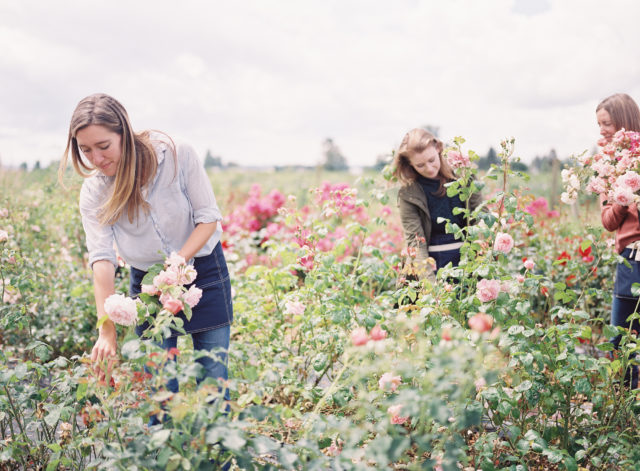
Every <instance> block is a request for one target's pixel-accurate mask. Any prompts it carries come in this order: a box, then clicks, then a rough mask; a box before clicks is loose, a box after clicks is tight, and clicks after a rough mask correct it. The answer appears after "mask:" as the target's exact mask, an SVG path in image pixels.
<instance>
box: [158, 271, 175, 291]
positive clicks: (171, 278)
mask: <svg viewBox="0 0 640 471" xmlns="http://www.w3.org/2000/svg"><path fill="white" fill-rule="evenodd" d="M177 284H178V274H177V273H176V272H175V271H173V270H162V271H161V272H160V273H158V274H157V275H156V276H155V277H154V278H153V286H155V287H156V288H159V289H162V288H163V287H166V286H175V285H177Z"/></svg>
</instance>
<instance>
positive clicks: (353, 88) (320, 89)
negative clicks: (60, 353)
mask: <svg viewBox="0 0 640 471" xmlns="http://www.w3.org/2000/svg"><path fill="white" fill-rule="evenodd" d="M540 6H542V8H541V7H540ZM639 13H640V4H637V3H636V2H633V1H628V0H627V1H625V0H618V1H616V0H614V1H611V2H608V3H607V5H606V7H605V6H603V4H602V2H600V1H595V0H587V1H581V0H562V1H561V0H555V1H547V2H542V3H540V2H533V1H532V0H493V1H490V2H489V1H488V2H474V1H468V0H451V1H448V2H435V1H429V2H416V1H412V0H405V1H399V2H395V3H393V4H390V3H388V2H384V1H366V2H365V1H357V0H343V1H337V0H332V1H325V2H305V1H302V2H301V1H295V2H294V1H291V0H286V1H280V2H278V3H277V4H274V3H266V2H260V1H258V0H247V1H245V2H241V3H237V2H235V3H231V2H217V1H214V2H203V1H202V2H200V1H195V0H186V1H183V2H180V3H178V4H176V3H175V2H171V3H169V2H151V1H136V2H131V1H128V2H124V1H122V0H119V1H113V2H109V3H104V4H95V3H93V2H75V1H71V0H66V1H59V2H52V3H40V2H37V3H36V2H35V1H34V0H26V1H23V2H17V1H14V2H11V1H9V2H8V3H7V2H5V3H3V4H2V5H0V18H2V20H0V48H2V50H3V54H2V55H0V76H2V77H3V79H2V80H3V85H4V86H3V87H0V154H1V155H2V156H3V159H4V161H5V162H6V161H7V159H9V160H11V161H13V162H14V163H16V164H17V163H19V162H22V161H31V162H33V161H34V160H36V158H38V159H40V160H45V159H43V156H42V155H41V153H42V152H46V149H54V148H56V146H58V148H59V149H60V150H62V147H63V144H64V140H65V130H66V128H67V126H68V119H69V117H70V114H71V112H72V110H73V107H74V106H75V104H76V103H77V101H79V100H80V99H81V98H82V97H83V96H85V95H87V94H90V93H93V92H96V91H104V92H107V93H110V94H112V95H114V96H115V97H116V98H118V99H119V100H120V101H122V102H123V103H124V104H125V106H126V107H127V108H128V110H129V114H130V116H131V117H132V121H133V124H134V126H136V127H138V128H146V127H151V128H156V129H163V130H166V131H167V132H169V133H171V134H175V135H176V136H179V137H182V138H184V139H187V140H189V141H191V142H192V143H193V144H194V145H195V146H196V147H197V148H198V149H199V150H201V151H202V152H204V151H205V150H206V149H207V148H210V149H211V150H212V151H213V152H214V153H216V154H218V155H221V156H222V157H223V159H227V160H232V161H235V162H238V163H241V164H261V163H273V164H283V163H314V162H316V161H317V160H318V158H319V155H320V152H321V143H322V140H323V139H324V138H325V137H332V138H333V139H334V140H335V142H336V143H337V144H338V145H339V146H340V147H341V148H342V150H343V152H344V153H345V155H346V156H347V158H348V159H349V160H350V162H351V163H352V164H355V165H360V164H371V163H373V162H374V161H375V157H376V156H377V155H379V154H381V153H385V152H388V151H389V150H390V149H391V148H392V147H393V146H394V145H397V143H398V141H399V140H400V139H401V138H402V135H403V134H404V133H405V132H406V131H407V130H408V129H410V128H412V127H415V126H420V125H423V124H433V125H438V126H440V127H441V131H442V135H443V137H445V138H452V137H453V136H454V135H464V136H465V137H466V138H467V141H468V144H469V146H470V147H471V148H474V149H475V150H477V151H478V152H480V153H484V152H485V151H486V150H487V149H488V147H489V146H490V145H493V146H494V147H495V146H497V145H498V143H499V141H500V140H501V139H502V138H504V137H506V136H510V135H514V136H515V137H516V140H517V150H518V153H519V154H520V155H521V156H522V157H523V158H524V159H525V160H527V159H530V158H533V157H534V156H535V155H536V154H544V153H547V152H548V151H549V149H550V148H552V147H554V148H556V149H557V151H558V153H559V155H561V156H566V155H568V154H570V153H572V152H580V151H582V150H583V149H585V148H590V147H591V146H592V145H593V142H594V141H595V140H596V138H597V128H596V126H595V118H594V108H595V105H596V103H597V102H598V101H599V100H600V99H602V98H604V97H605V96H607V95H609V94H611V93H614V92H618V91H625V92H628V93H630V94H631V95H632V96H634V97H635V98H636V99H637V100H640V80H639V79H640V63H638V61H637V60H636V57H637V53H636V51H635V48H636V45H637V44H638V43H640V29H639V28H636V27H635V23H636V21H637V20H636V18H637V17H638V14H639ZM4 51H8V52H6V53H5V52H4ZM2 90H3V91H2ZM2 128H11V129H14V130H15V129H18V130H19V131H17V132H11V133H7V132H4V133H2V132H1V129H2ZM24 136H29V138H28V139H27V138H25V137H24ZM34 142H39V143H41V144H38V146H39V147H38V148H39V149H42V150H41V151H39V152H40V154H39V155H38V156H37V157H36V156H35V155H34V153H33V148H34ZM58 155H59V152H51V156H50V158H51V159H55V158H57V157H58Z"/></svg>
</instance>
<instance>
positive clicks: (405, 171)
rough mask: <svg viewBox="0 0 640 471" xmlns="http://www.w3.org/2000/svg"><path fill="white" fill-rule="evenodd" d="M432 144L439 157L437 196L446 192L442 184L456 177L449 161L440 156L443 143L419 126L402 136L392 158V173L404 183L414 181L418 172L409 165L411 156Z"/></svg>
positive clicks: (407, 183)
mask: <svg viewBox="0 0 640 471" xmlns="http://www.w3.org/2000/svg"><path fill="white" fill-rule="evenodd" d="M429 146H434V147H435V149H436V150H437V151H438V158H439V159H440V170H439V171H438V177H437V178H438V179H439V180H440V188H439V189H438V191H437V193H436V194H437V195H438V196H444V194H445V193H446V190H445V187H444V184H445V183H448V182H450V181H453V180H455V179H456V176H455V174H454V173H453V170H452V169H451V167H450V166H449V163H448V162H447V160H446V159H444V158H443V156H442V151H443V150H444V145H443V144H442V141H440V140H439V139H438V138H437V137H435V136H434V135H433V134H431V133H430V132H428V131H425V130H424V129H421V128H416V129H412V130H411V131H409V132H408V133H407V134H405V136H404V138H402V142H401V143H400V146H399V147H398V150H397V151H396V155H395V158H394V170H393V175H394V176H395V177H396V178H397V179H398V180H400V181H401V182H402V183H403V184H404V185H409V184H411V183H413V182H414V181H416V179H417V178H418V176H419V174H418V172H416V169H414V168H413V165H411V157H413V156H414V155H416V154H419V153H421V152H422V151H424V150H425V149H426V148H427V147H429Z"/></svg>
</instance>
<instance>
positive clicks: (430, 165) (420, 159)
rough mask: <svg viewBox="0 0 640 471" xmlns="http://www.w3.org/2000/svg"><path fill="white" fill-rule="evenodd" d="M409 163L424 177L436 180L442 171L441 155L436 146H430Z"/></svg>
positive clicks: (414, 156) (413, 157) (415, 155)
mask: <svg viewBox="0 0 640 471" xmlns="http://www.w3.org/2000/svg"><path fill="white" fill-rule="evenodd" d="M409 163H410V164H411V166H412V167H413V168H414V170H415V171H416V172H418V173H419V174H420V175H422V176H423V177H427V178H436V177H437V176H438V172H439V171H440V155H439V154H438V150H437V149H436V146H428V147H427V148H426V149H425V150H423V151H422V152H420V153H419V154H414V155H413V156H412V157H411V158H410V159H409Z"/></svg>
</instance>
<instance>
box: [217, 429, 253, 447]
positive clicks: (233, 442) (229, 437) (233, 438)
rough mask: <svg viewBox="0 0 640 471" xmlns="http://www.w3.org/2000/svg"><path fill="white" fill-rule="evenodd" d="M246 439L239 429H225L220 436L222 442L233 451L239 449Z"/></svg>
mask: <svg viewBox="0 0 640 471" xmlns="http://www.w3.org/2000/svg"><path fill="white" fill-rule="evenodd" d="M246 443H247V440H245V438H244V437H243V436H242V435H241V433H240V431H239V430H236V429H231V430H227V431H226V433H225V434H224V436H223V437H222V444H223V445H224V446H226V447H227V448H229V449H230V450H233V451H241V450H242V447H244V445H245V444H246Z"/></svg>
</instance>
